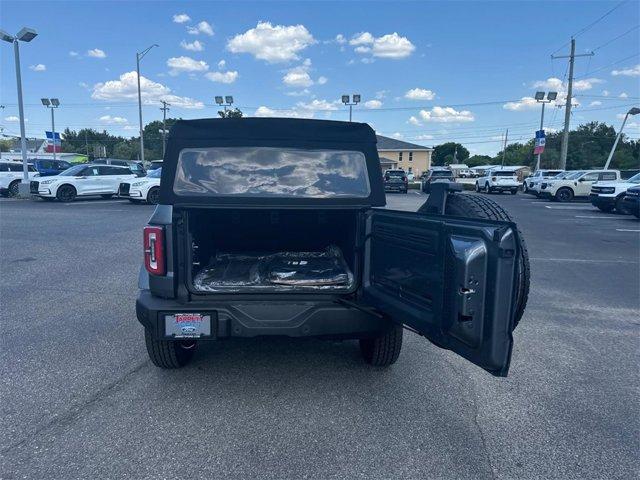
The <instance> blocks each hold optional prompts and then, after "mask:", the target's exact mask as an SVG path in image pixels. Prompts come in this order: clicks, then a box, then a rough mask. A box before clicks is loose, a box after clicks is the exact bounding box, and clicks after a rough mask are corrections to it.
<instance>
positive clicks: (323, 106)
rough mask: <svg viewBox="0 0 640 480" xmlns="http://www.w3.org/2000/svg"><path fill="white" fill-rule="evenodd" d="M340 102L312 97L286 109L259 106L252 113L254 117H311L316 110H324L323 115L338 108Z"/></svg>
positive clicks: (329, 113)
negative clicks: (309, 100)
mask: <svg viewBox="0 0 640 480" xmlns="http://www.w3.org/2000/svg"><path fill="white" fill-rule="evenodd" d="M340 105H341V103H340V102H338V101H334V102H329V101H327V100H318V99H314V100H312V101H311V102H307V103H305V102H298V103H296V106H295V108H290V109H286V110H274V109H271V108H269V107H266V106H261V107H259V108H258V109H257V110H256V111H255V113H254V115H255V116H256V117H289V118H313V117H314V116H315V114H316V113H317V112H324V113H325V116H329V115H331V112H333V111H335V110H338V109H339V107H340Z"/></svg>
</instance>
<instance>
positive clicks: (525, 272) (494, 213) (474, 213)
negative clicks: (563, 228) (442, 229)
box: [445, 193, 531, 328]
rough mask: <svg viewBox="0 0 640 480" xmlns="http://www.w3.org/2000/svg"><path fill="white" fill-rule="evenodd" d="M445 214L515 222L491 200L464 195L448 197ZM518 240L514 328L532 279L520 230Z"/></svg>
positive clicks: (518, 320)
mask: <svg viewBox="0 0 640 480" xmlns="http://www.w3.org/2000/svg"><path fill="white" fill-rule="evenodd" d="M445 214H446V215H456V216H458V217H467V218H484V219H488V220H501V221H507V222H513V220H512V218H511V216H510V215H509V213H507V211H506V210H505V209H504V208H502V207H501V206H500V205H498V204H497V203H496V202H494V201H493V200H491V199H490V198H487V197H481V196H479V195H467V194H464V193H456V194H451V195H449V196H448V197H447V204H446V207H445ZM518 238H519V239H520V258H519V259H518V292H517V295H516V314H515V321H514V325H513V328H515V327H516V326H517V325H518V323H519V322H520V319H521V318H522V314H523V313H524V309H525V307H526V306H527V300H528V298H529V283H530V278H531V269H530V265H529V252H528V250H527V244H526V243H525V241H524V237H523V236H522V232H521V231H520V229H519V228H518Z"/></svg>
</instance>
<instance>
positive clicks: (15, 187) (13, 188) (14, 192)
mask: <svg viewBox="0 0 640 480" xmlns="http://www.w3.org/2000/svg"><path fill="white" fill-rule="evenodd" d="M8 190H9V197H17V196H18V194H19V193H20V180H14V181H13V182H11V183H10V184H9V188H8Z"/></svg>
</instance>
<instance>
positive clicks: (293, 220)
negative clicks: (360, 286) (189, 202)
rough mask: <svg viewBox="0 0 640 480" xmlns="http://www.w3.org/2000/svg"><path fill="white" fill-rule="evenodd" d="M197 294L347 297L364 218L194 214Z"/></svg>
mask: <svg viewBox="0 0 640 480" xmlns="http://www.w3.org/2000/svg"><path fill="white" fill-rule="evenodd" d="M187 218H188V228H189V233H190V246H189V255H190V258H189V260H190V265H191V272H190V273H191V276H190V282H191V285H190V287H191V289H192V290H193V291H195V292H198V293H232V292H246V293H251V292H262V293H269V292H274V293H277V292H287V293H290V292H307V293H308V292H323V293H329V292H331V293H333V292H348V291H351V290H353V289H354V288H355V284H356V281H355V278H356V274H357V272H358V271H359V268H360V266H359V265H358V263H359V262H358V252H357V251H356V239H357V238H358V236H357V233H358V229H359V228H362V226H361V223H362V214H361V213H360V212H359V211H358V210H321V209H296V210H287V209H205V208H203V209H190V210H189V211H188V213H187Z"/></svg>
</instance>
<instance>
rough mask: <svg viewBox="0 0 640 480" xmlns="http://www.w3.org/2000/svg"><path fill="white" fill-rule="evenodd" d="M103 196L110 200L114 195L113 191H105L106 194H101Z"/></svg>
mask: <svg viewBox="0 0 640 480" xmlns="http://www.w3.org/2000/svg"><path fill="white" fill-rule="evenodd" d="M100 196H101V197H102V198H104V199H106V200H108V199H110V198H112V197H113V193H105V194H104V195H100Z"/></svg>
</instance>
